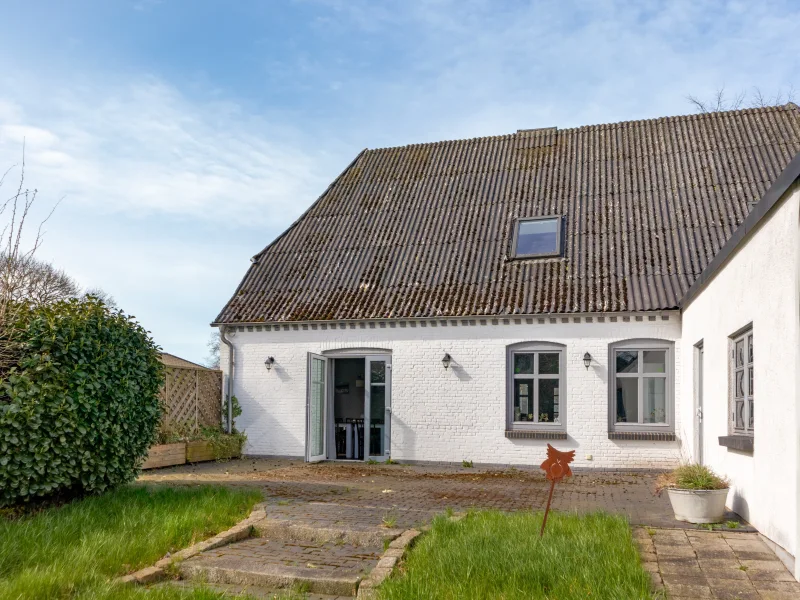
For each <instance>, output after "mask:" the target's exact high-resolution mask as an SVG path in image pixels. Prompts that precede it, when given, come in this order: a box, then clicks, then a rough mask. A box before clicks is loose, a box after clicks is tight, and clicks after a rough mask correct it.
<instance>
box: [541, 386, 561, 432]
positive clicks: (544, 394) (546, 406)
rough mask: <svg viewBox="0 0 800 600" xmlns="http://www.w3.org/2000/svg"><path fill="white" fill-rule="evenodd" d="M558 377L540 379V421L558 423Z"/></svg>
mask: <svg viewBox="0 0 800 600" xmlns="http://www.w3.org/2000/svg"><path fill="white" fill-rule="evenodd" d="M558 401H559V389H558V379H540V380H539V422H540V423H558V422H559V420H558Z"/></svg>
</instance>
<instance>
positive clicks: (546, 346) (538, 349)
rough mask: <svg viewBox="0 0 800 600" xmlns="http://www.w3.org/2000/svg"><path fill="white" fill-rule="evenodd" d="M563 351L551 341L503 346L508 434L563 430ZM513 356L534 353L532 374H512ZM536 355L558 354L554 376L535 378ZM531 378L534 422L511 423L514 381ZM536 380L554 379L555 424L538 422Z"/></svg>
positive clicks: (565, 401) (564, 370) (564, 368)
mask: <svg viewBox="0 0 800 600" xmlns="http://www.w3.org/2000/svg"><path fill="white" fill-rule="evenodd" d="M566 349H567V347H566V346H564V345H563V344H556V343H554V342H520V343H518V344H511V345H509V346H507V347H506V430H508V431H557V432H562V431H563V432H566V430H567V364H566ZM516 354H536V355H537V356H536V358H535V359H534V373H532V374H531V373H525V374H519V375H515V374H514V356H515V355H516ZM538 354H558V375H549V374H548V375H539V373H538V371H539V357H538ZM515 379H533V380H534V384H533V388H534V389H533V405H534V408H535V409H536V410H534V411H533V414H534V415H535V416H536V421H514V380H515ZM539 379H557V380H558V396H559V398H558V418H559V421H558V423H555V422H552V423H550V422H540V421H539V420H538V419H539V412H538V408H539V385H538V381H539Z"/></svg>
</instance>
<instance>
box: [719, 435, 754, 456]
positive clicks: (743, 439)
mask: <svg viewBox="0 0 800 600" xmlns="http://www.w3.org/2000/svg"><path fill="white" fill-rule="evenodd" d="M719 445H720V446H725V447H726V448H730V449H731V450H738V451H739V452H751V453H752V452H753V438H752V437H750V436H749V435H721V436H719Z"/></svg>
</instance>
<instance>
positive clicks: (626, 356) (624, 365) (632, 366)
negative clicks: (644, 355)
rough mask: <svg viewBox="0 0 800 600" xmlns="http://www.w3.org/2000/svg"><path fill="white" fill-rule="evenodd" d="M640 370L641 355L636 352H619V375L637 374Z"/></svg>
mask: <svg viewBox="0 0 800 600" xmlns="http://www.w3.org/2000/svg"><path fill="white" fill-rule="evenodd" d="M638 370H639V353H638V352H637V351H636V350H633V351H629V350H623V351H619V352H617V373H636V372H638Z"/></svg>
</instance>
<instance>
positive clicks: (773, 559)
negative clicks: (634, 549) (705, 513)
mask: <svg viewBox="0 0 800 600" xmlns="http://www.w3.org/2000/svg"><path fill="white" fill-rule="evenodd" d="M634 538H635V540H636V543H637V545H638V546H639V552H640V554H641V556H642V564H643V565H644V567H645V568H646V569H647V570H648V571H649V572H650V574H651V577H652V578H653V584H654V586H655V587H656V589H659V588H663V589H665V590H666V592H667V597H668V598H669V599H670V600H689V599H690V598H691V599H696V598H719V599H722V600H734V599H738V600H790V599H793V600H797V599H798V598H800V583H797V582H796V581H795V579H794V577H792V575H791V573H789V571H788V570H787V569H786V567H785V566H784V565H783V563H782V562H781V561H780V560H779V559H778V557H777V556H775V554H774V553H773V552H772V550H770V549H769V548H768V547H767V546H766V545H765V544H764V542H762V541H761V538H760V536H759V535H758V534H757V533H741V532H706V531H698V530H674V529H652V528H636V529H634Z"/></svg>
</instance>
